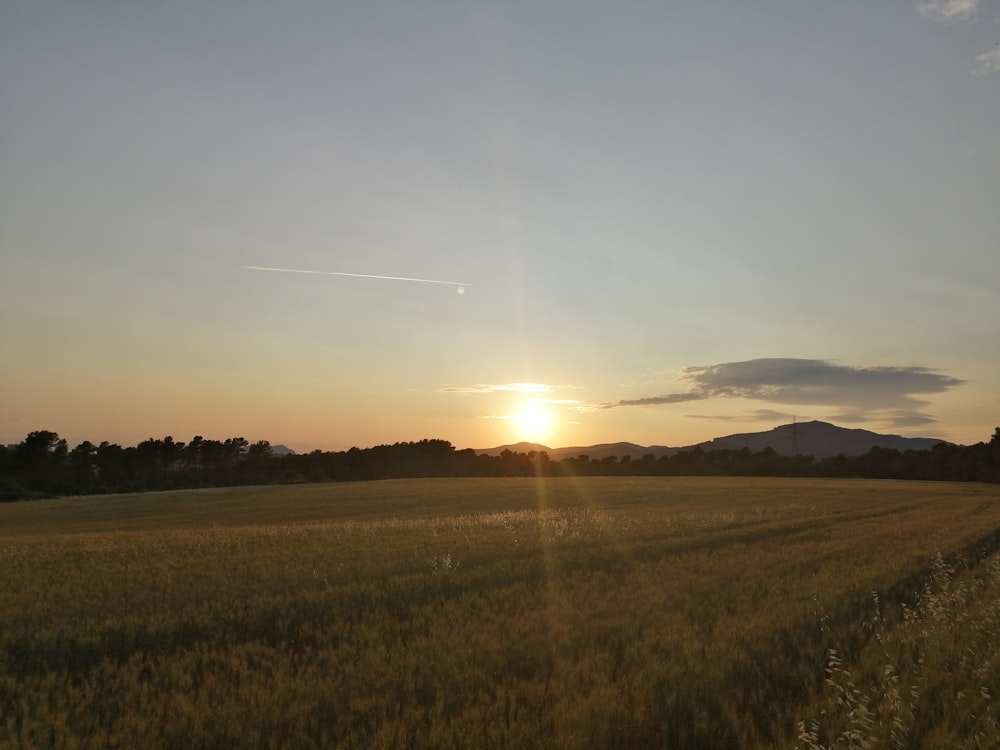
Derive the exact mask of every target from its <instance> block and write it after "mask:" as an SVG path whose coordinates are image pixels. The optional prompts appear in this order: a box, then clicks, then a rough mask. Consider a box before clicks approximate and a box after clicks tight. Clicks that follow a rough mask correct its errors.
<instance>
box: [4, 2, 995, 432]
mask: <svg viewBox="0 0 1000 750" xmlns="http://www.w3.org/2000/svg"><path fill="white" fill-rule="evenodd" d="M998 133H1000V3H997V2H987V0H980V1H979V2H976V1H975V0H950V1H942V2H910V3H908V2H887V3H878V4H868V3H794V2H759V3H752V4H751V3H736V2H733V3H715V4H710V3H695V2H678V3H671V4H659V3H643V2H636V3H624V4H620V5H616V6H615V7H612V6H611V5H609V4H607V3H598V2H593V3H587V2H574V3H489V4H484V3H457V2H456V3H386V2H368V3H325V2H324V3H320V2H315V3H308V2H306V3H296V4H275V3H253V2H243V3H221V2H220V3H186V2H176V3H142V2H129V3H124V2H121V3H111V2H99V1H97V2H90V3H86V4H81V3H69V2H8V3H4V4H3V5H2V6H0V362H2V364H0V441H2V442H17V441H18V440H20V439H21V438H23V436H24V435H25V434H26V433H27V432H28V431H30V430H35V429H52V430H55V431H57V432H59V433H60V434H61V435H63V436H64V437H67V438H68V439H69V441H70V443H71V444H73V443H74V442H77V441H79V440H83V439H90V440H94V441H98V440H103V439H107V440H111V441H115V442H122V443H124V444H129V443H134V442H136V441H137V440H142V439H144V438H146V437H150V436H156V437H161V436H165V435H168V434H170V435H173V436H174V437H175V438H177V439H181V440H186V439H190V437H191V436H193V435H194V434H202V435H205V436H206V437H216V438H221V437H228V436H234V435H242V436H245V437H247V438H248V439H251V440H258V439H267V440H271V441H272V442H283V443H286V444H288V445H291V446H293V447H296V448H298V449H300V450H303V449H311V448H317V447H318V448H324V449H335V448H344V447H349V446H351V445H372V444H376V443H383V442H395V441H398V440H415V439H420V438H425V437H439V438H444V439H447V440H451V441H452V442H453V443H454V444H456V445H457V446H458V447H486V446H490V445H496V444H500V443H504V442H510V441H511V440H512V439H517V438H521V437H528V436H529V435H527V434H525V432H524V431H523V430H521V431H519V430H518V429H517V425H518V421H517V420H516V419H514V418H513V417H515V415H516V414H517V412H518V410H519V409H520V408H522V406H523V405H525V404H527V403H531V402H538V403H540V404H541V405H542V406H543V407H544V408H545V409H547V410H548V413H549V415H550V417H551V420H550V422H549V424H548V426H547V428H546V429H545V430H544V433H540V434H538V435H531V437H537V438H538V439H544V440H545V441H547V444H550V445H553V446H559V445H585V444H590V443H597V442H611V441H618V440H628V441H632V442H636V443H642V444H661V445H663V444H665V445H684V444H690V443H693V442H697V441H699V440H704V439H708V438H711V437H714V436H717V435H720V434H727V433H730V432H747V431H753V430H758V429H769V428H771V427H773V426H775V425H777V424H782V423H784V422H788V421H790V420H791V418H792V416H795V417H797V418H798V419H824V420H828V421H834V422H836V423H838V424H842V425H844V426H851V427H864V428H867V429H873V430H877V431H882V432H893V433H898V434H907V435H928V436H934V437H941V438H945V439H951V440H955V441H957V442H977V441H979V440H985V439H988V438H989V436H990V435H991V433H992V430H993V427H995V426H996V425H997V424H1000V397H998V395H997V394H998V388H997V385H998V383H1000V361H998V354H997V352H998V351H1000V346H998V345H1000V335H998V325H997V321H998V320H1000V295H998V293H997V291H996V290H997V289H998V288H1000V211H998V210H997V207H998V206H1000V136H998ZM249 266H257V267H266V268H282V269H295V270H314V271H325V272H335V273H343V274H366V275H372V276H394V277H406V278H416V279H430V280H436V281H455V282H462V283H463V284H464V285H465V286H463V287H462V291H463V293H461V294H460V293H458V287H457V286H454V285H446V284H427V283H421V282H413V281H398V280H390V279H372V278H364V277H354V276H330V275H321V274H289V273H281V272H278V271H260V270H252V269H250V268H248V267H249Z"/></svg>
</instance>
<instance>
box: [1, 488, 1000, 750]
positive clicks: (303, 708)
mask: <svg viewBox="0 0 1000 750" xmlns="http://www.w3.org/2000/svg"><path fill="white" fill-rule="evenodd" d="M998 548H1000V487H994V486H986V485H975V484H961V485H958V484H946V483H918V482H889V481H852V480H795V479H718V478H688V479H685V478H636V477H617V478H614V477H593V478H586V479H572V478H563V479H556V478H549V479H542V480H531V479H483V480H478V479H428V480H396V481H386V482H372V483H365V484H340V485H333V484H324V485H301V486H294V487H288V486H284V487H253V488H239V489H221V490H201V491H184V492H167V493H150V494H145V495H120V496H105V497H93V498H77V499H71V500H58V501H46V502H32V503H14V504H7V505H3V506H0V571H2V578H3V580H2V588H0V747H3V748H7V747H10V748H22V747H23V748H84V747H94V748H97V747H100V748H105V747H120V748H135V747H144V748H199V747H204V748H334V747H342V748H397V747H414V748H466V747H468V748H489V747H497V748H501V747H502V748H507V747H544V748H585V747H586V748H590V747H600V748H615V747H621V748H625V747H632V748H635V747H643V748H645V747H663V748H740V747H787V748H791V747H796V746H798V747H803V748H805V747H808V748H820V747H925V746H926V747H929V746H934V747H949V746H958V745H959V744H961V745H962V746H963V747H983V748H985V747H996V746H997V744H998V743H1000V729H998V719H997V711H998V710H1000V707H998V705H997V696H998V695H1000V649H998V646H997V644H998V643H1000V637H998V634H997V629H998V625H1000V563H998V562H997V560H998V557H1000V556H998V555H997V550H998ZM928 743H930V744H928Z"/></svg>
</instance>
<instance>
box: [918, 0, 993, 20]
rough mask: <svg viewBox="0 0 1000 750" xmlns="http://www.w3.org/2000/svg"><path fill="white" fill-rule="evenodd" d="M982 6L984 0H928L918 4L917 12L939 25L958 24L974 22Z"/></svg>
mask: <svg viewBox="0 0 1000 750" xmlns="http://www.w3.org/2000/svg"><path fill="white" fill-rule="evenodd" d="M982 6H983V3H982V0H927V2H922V3H918V4H917V12H918V13H920V15H922V16H923V17H924V18H929V19H931V20H932V21H937V22H938V23H957V22H960V21H972V20H974V19H975V17H976V16H977V15H978V14H979V10H980V8H982Z"/></svg>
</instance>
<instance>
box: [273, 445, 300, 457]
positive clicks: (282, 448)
mask: <svg viewBox="0 0 1000 750" xmlns="http://www.w3.org/2000/svg"><path fill="white" fill-rule="evenodd" d="M271 455H272V456H294V455H295V451H293V450H292V449H291V448H289V447H288V446H287V445H282V444H281V443H278V444H277V445H272V446H271Z"/></svg>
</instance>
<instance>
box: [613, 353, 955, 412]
mask: <svg viewBox="0 0 1000 750" xmlns="http://www.w3.org/2000/svg"><path fill="white" fill-rule="evenodd" d="M681 380H682V381H684V382H685V383H686V384H687V386H688V388H687V390H686V391H684V392H681V393H672V394H667V395H661V396H652V397H646V398H636V399H624V400H621V401H616V402H614V403H610V404H605V405H604V408H616V407H620V406H657V405H661V404H678V403H684V402H687V401H700V400H705V399H712V398H743V399H752V400H756V401H765V402H768V403H774V404H787V405H818V406H833V407H841V408H844V409H845V410H873V409H880V410H881V409H897V410H902V411H907V412H913V411H916V410H917V408H918V407H921V406H923V405H925V404H926V401H924V400H922V399H918V398H916V396H917V395H923V394H928V393H941V392H944V391H946V390H948V389H949V388H953V387H955V386H958V385H961V384H962V383H963V382H964V381H962V380H958V379H957V378H952V377H949V376H947V375H942V374H940V373H938V372H936V371H934V370H931V369H928V368H926V367H851V366H847V365H838V364H834V363H831V362H828V361H826V360H821V359H791V358H767V359H752V360H748V361H745V362H726V363H723V364H718V365H709V366H707V367H687V368H685V369H684V370H683V371H682V375H681Z"/></svg>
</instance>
